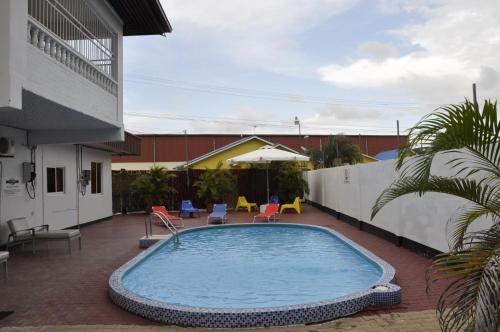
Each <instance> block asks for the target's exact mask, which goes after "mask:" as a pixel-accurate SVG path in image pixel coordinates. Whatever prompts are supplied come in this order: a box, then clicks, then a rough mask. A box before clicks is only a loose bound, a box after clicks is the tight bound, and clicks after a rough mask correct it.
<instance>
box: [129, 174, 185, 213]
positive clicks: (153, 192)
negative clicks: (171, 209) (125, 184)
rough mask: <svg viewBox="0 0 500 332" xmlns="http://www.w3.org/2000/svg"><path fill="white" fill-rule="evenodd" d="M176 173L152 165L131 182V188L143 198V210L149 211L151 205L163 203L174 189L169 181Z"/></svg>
mask: <svg viewBox="0 0 500 332" xmlns="http://www.w3.org/2000/svg"><path fill="white" fill-rule="evenodd" d="M175 177H176V175H175V174H173V173H170V172H168V170H167V169H166V168H165V167H163V166H157V165H153V166H151V169H150V170H149V172H148V173H146V174H143V175H141V176H139V177H138V178H137V179H135V180H134V182H132V188H133V190H135V191H136V192H138V193H140V194H141V195H142V196H143V198H144V205H145V210H146V211H150V210H151V206H153V205H165V204H166V202H167V197H168V195H171V194H174V193H175V192H176V191H175V189H174V187H173V186H172V185H171V181H172V179H173V178H175Z"/></svg>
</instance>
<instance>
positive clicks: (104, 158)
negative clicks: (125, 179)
mask: <svg viewBox="0 0 500 332" xmlns="http://www.w3.org/2000/svg"><path fill="white" fill-rule="evenodd" d="M92 161H94V162H100V163H102V184H101V188H102V193H101V194H92V193H91V189H90V184H89V185H88V186H87V188H86V192H85V195H81V194H80V223H81V224H84V223H87V222H89V221H94V220H98V219H101V218H105V217H109V216H111V215H112V214H113V207H112V205H113V202H112V192H111V154H110V153H108V152H104V151H98V150H94V149H89V148H85V147H84V148H83V169H90V163H91V162H92Z"/></svg>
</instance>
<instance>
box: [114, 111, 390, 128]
mask: <svg viewBox="0 0 500 332" xmlns="http://www.w3.org/2000/svg"><path fill="white" fill-rule="evenodd" d="M124 114H125V115H127V116H132V117H141V118H151V119H168V120H177V121H189V122H199V121H200V120H202V121H204V122H208V123H220V124H232V125H242V126H246V127H249V128H253V127H254V126H257V127H259V128H262V127H264V128H296V126H295V125H294V124H292V123H289V122H286V121H277V120H269V121H268V120H265V121H262V122H260V121H257V120H251V119H236V118H221V117H208V116H195V117H193V116H191V117H190V116H181V115H175V114H148V113H129V112H125V113H124ZM302 128H305V129H315V130H319V129H324V130H332V129H345V130H357V131H371V132H380V131H383V130H391V129H394V128H392V127H376V126H370V127H364V126H349V125H337V124H330V125H327V126H325V124H322V125H318V124H314V123H307V122H306V123H304V124H303V125H302ZM381 129H383V130H381Z"/></svg>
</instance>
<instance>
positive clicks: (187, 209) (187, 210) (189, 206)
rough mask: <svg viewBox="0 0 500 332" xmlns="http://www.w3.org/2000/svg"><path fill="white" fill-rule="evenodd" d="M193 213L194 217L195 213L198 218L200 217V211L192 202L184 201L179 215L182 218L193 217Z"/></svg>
mask: <svg viewBox="0 0 500 332" xmlns="http://www.w3.org/2000/svg"><path fill="white" fill-rule="evenodd" d="M191 213H192V214H193V215H194V214H195V213H196V214H197V215H198V217H199V216H200V210H199V209H197V208H195V207H194V206H193V203H192V202H191V200H183V201H182V202H181V208H180V210H179V215H180V216H183V215H186V214H187V215H188V216H189V215H191Z"/></svg>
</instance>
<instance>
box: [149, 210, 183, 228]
mask: <svg viewBox="0 0 500 332" xmlns="http://www.w3.org/2000/svg"><path fill="white" fill-rule="evenodd" d="M151 210H152V211H153V212H156V213H158V214H160V215H161V216H162V217H164V218H166V219H168V220H169V221H171V222H173V223H174V225H175V226H177V227H184V222H183V221H182V218H181V217H178V216H174V215H173V214H170V213H168V211H167V209H166V208H165V207H164V206H163V205H156V206H152V207H151ZM176 222H180V223H179V224H178V223H176Z"/></svg>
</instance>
